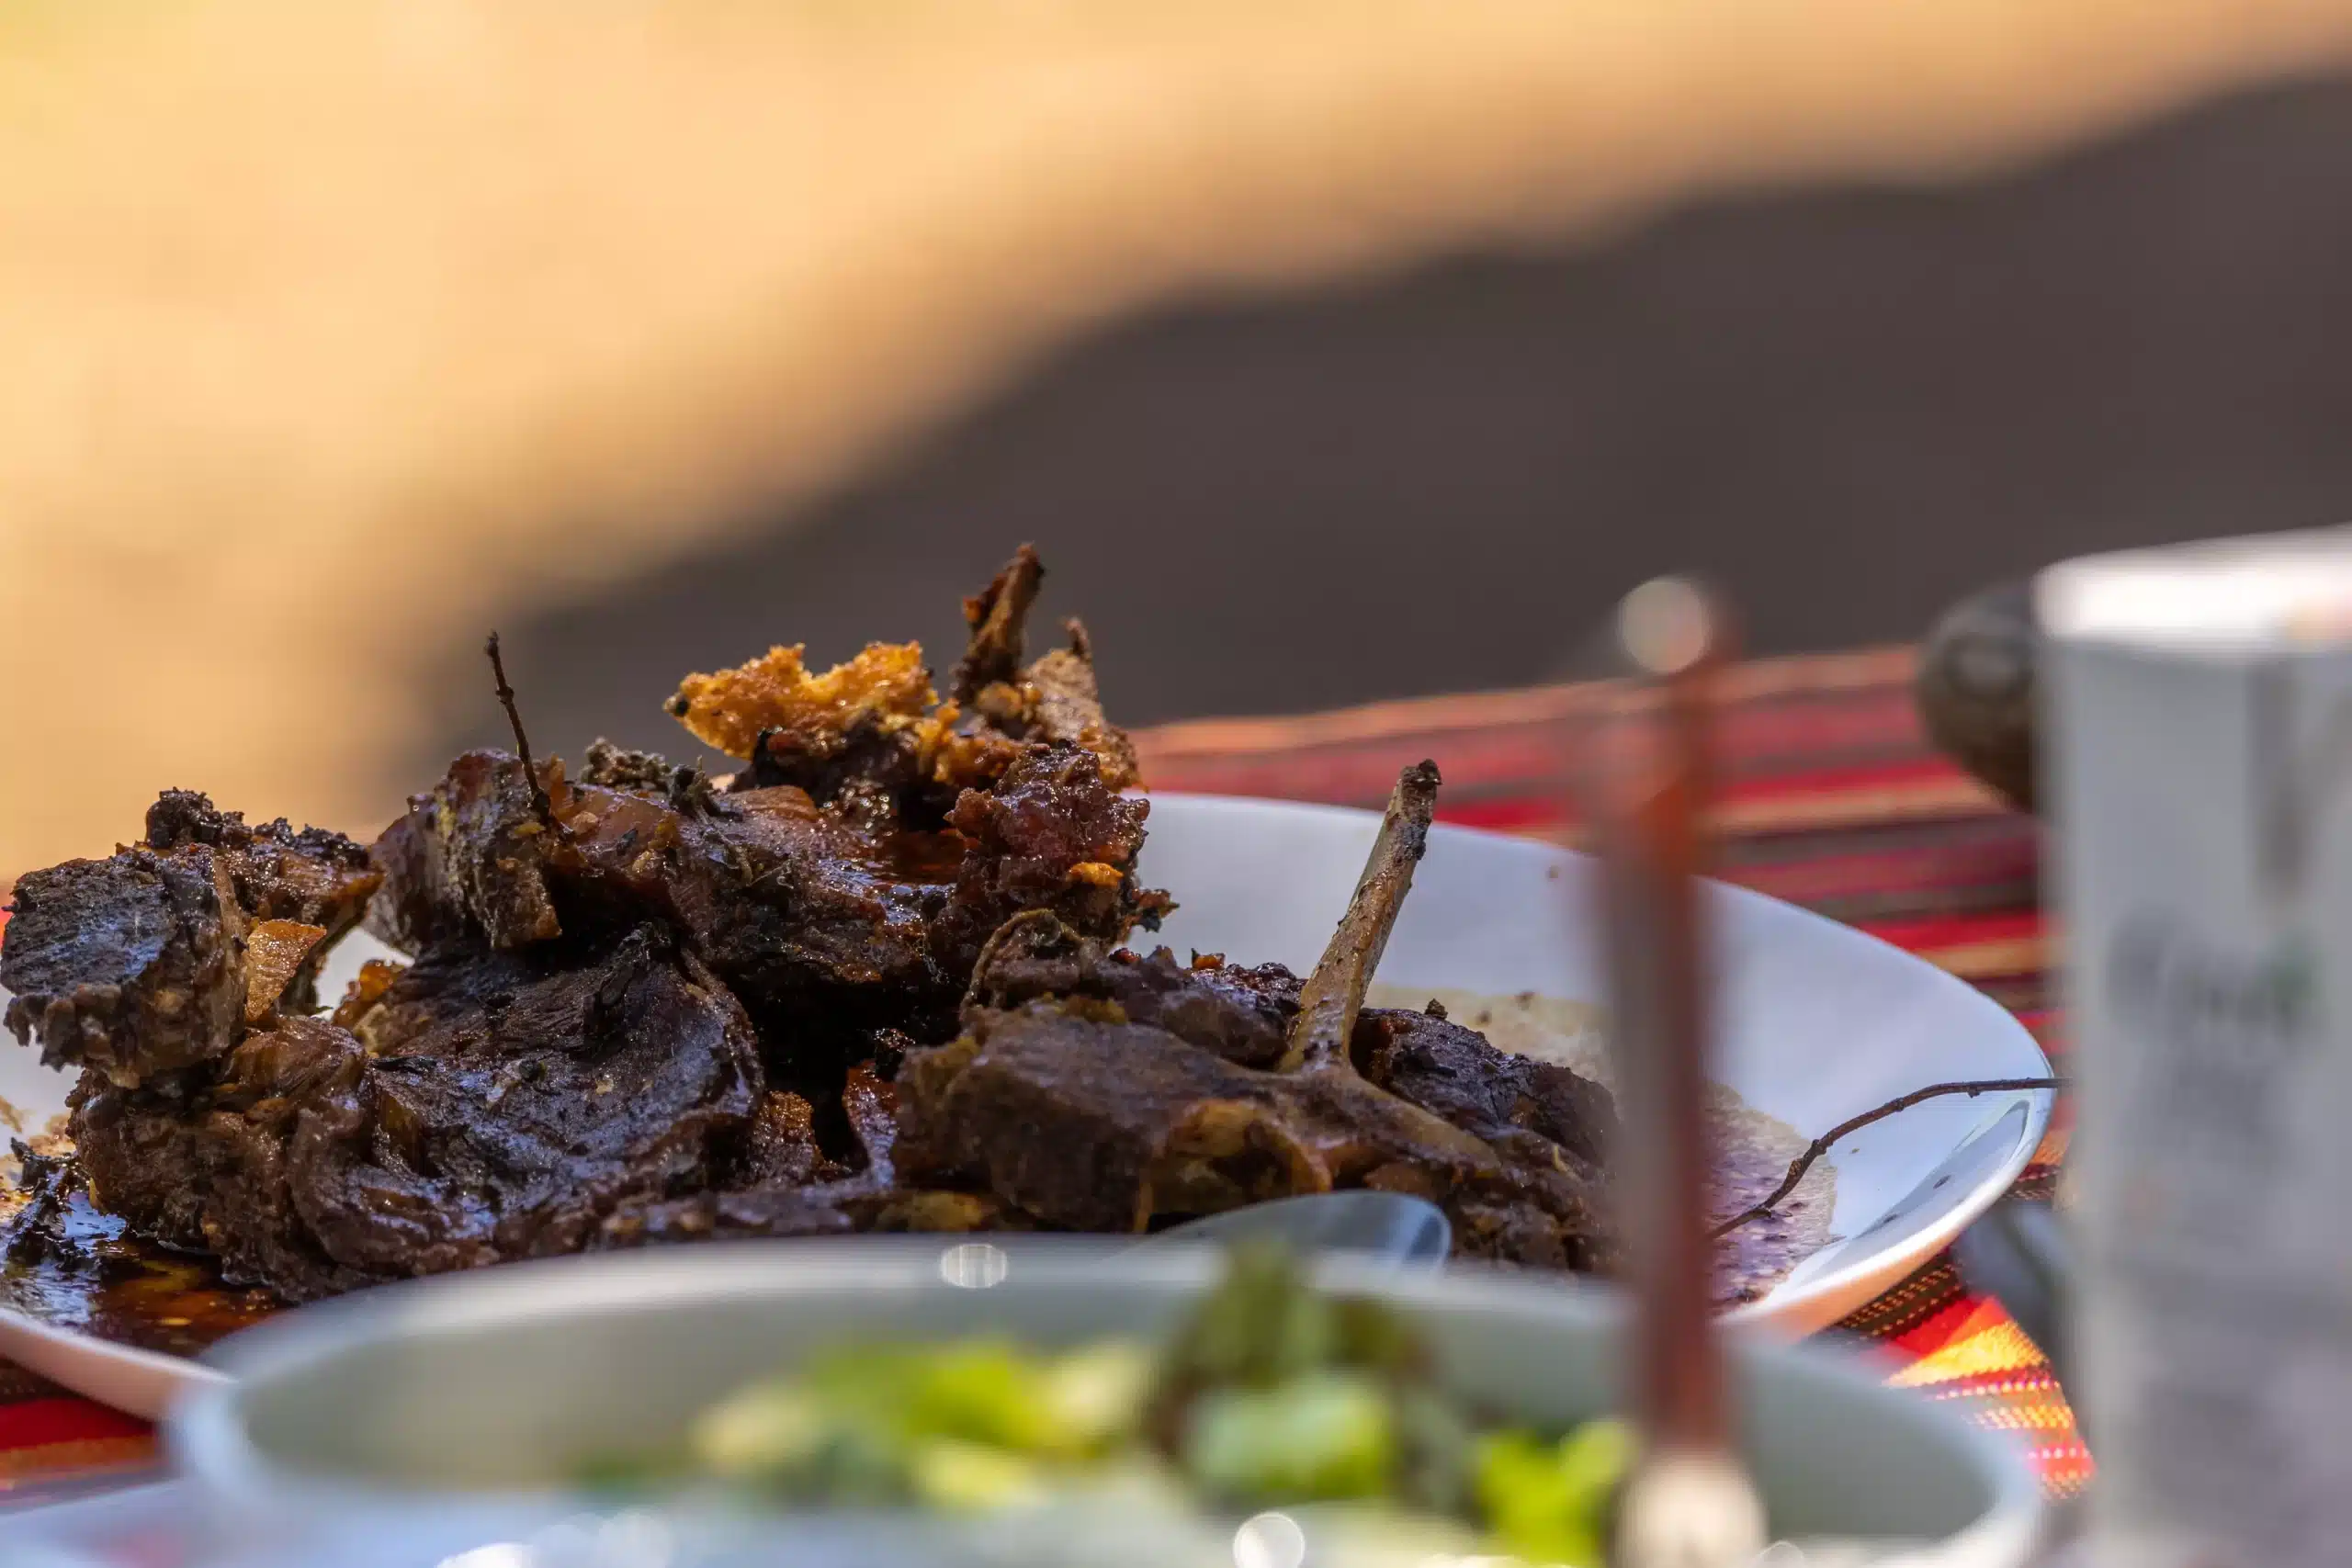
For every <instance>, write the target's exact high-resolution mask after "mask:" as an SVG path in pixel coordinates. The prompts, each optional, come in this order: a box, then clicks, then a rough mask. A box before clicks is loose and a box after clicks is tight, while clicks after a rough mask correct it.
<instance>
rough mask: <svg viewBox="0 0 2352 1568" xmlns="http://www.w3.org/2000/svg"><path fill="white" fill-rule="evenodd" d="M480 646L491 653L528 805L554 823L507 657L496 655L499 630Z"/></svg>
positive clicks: (491, 662)
mask: <svg viewBox="0 0 2352 1568" xmlns="http://www.w3.org/2000/svg"><path fill="white" fill-rule="evenodd" d="M481 650H482V651H483V652H484V653H487V654H489V655H490V671H491V673H492V675H494V676H496V677H497V678H498V703H499V705H500V706H501V707H503V708H504V709H505V710H506V722H507V723H508V724H510V725H512V726H514V728H515V750H517V751H520V752H521V753H522V754H523V776H524V778H526V779H527V780H528V781H530V785H531V809H532V810H534V811H536V812H537V813H538V814H539V820H540V821H542V822H545V823H546V824H547V825H548V827H550V828H552V827H554V826H555V805H554V803H553V802H552V801H550V800H548V792H547V786H546V785H544V784H541V783H539V770H538V767H537V764H536V763H534V762H533V761H531V738H530V737H529V736H527V735H526V734H524V733H523V710H522V709H520V708H518V707H516V706H515V688H514V687H512V686H510V685H508V684H507V683H506V660H504V659H503V658H501V657H500V656H499V652H498V634H497V633H496V632H492V633H491V634H490V638H489V640H488V641H486V642H484V643H483V644H482V645H481Z"/></svg>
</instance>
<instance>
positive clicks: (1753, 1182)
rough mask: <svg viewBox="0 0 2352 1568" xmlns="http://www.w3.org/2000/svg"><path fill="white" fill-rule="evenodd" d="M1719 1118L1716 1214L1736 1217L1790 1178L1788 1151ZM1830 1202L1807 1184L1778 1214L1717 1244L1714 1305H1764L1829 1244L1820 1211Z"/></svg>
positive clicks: (1825, 1219) (1755, 1221)
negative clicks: (1775, 1289) (1779, 1286)
mask: <svg viewBox="0 0 2352 1568" xmlns="http://www.w3.org/2000/svg"><path fill="white" fill-rule="evenodd" d="M1731 1120H1732V1119H1731V1118H1719V1119H1718V1123H1717V1134H1718V1143H1717V1155H1716V1161H1715V1212H1716V1213H1718V1214H1736V1213H1741V1212H1742V1211H1744V1210H1746V1209H1747V1208H1749V1207H1750V1206H1752V1205H1753V1204H1755V1203H1757V1202H1758V1201H1761V1200H1762V1199H1763V1198H1764V1196H1765V1195H1766V1194H1767V1193H1769V1192H1770V1191H1771V1190H1772V1189H1774V1188H1775V1187H1778V1186H1779V1185H1780V1184H1781V1178H1783V1177H1785V1176H1786V1175H1787V1174H1788V1170H1789V1160H1788V1156H1787V1154H1786V1152H1785V1151H1783V1150H1780V1149H1777V1148H1770V1147H1760V1146H1758V1145H1756V1144H1754V1143H1751V1142H1749V1141H1747V1139H1744V1138H1742V1137H1741V1136H1740V1135H1739V1133H1738V1131H1737V1129H1736V1127H1733V1126H1727V1125H1724V1123H1725V1122H1730V1121H1731ZM1828 1202H1829V1199H1828V1198H1827V1197H1826V1196H1825V1195H1824V1192H1823V1190H1822V1188H1821V1187H1819V1186H1817V1185H1816V1184H1815V1183H1814V1182H1812V1181H1808V1182H1807V1183H1806V1184H1805V1185H1804V1187H1802V1188H1800V1189H1799V1190H1797V1191H1795V1192H1793V1193H1792V1194H1790V1196H1789V1199H1788V1201H1786V1202H1784V1203H1782V1204H1781V1207H1780V1209H1779V1210H1778V1211H1776V1212H1775V1213H1770V1214H1765V1215H1762V1216H1760V1217H1759V1218H1757V1219H1753V1220H1750V1221H1749V1222H1748V1223H1747V1224H1744V1225H1742V1226H1740V1227H1739V1229H1737V1230H1736V1231H1733V1232H1732V1233H1731V1234H1730V1235H1726V1236H1724V1237H1723V1238H1721V1239H1720V1240H1718V1241H1717V1242H1716V1243H1715V1304H1716V1305H1717V1306H1719V1307H1724V1308H1731V1307H1736V1306H1744V1305H1746V1304H1747V1303H1750V1302H1755V1301H1760V1300H1762V1299H1763V1298H1764V1296H1765V1295H1766V1293H1767V1292H1770V1290H1771V1289H1772V1287H1773V1286H1775V1285H1777V1284H1779V1283H1780V1282H1781V1280H1785V1279H1787V1278H1788V1277H1789V1275H1790V1274H1791V1273H1792V1271H1793V1270H1794V1269H1795V1268H1796V1266H1797V1265H1798V1264H1800V1263H1802V1262H1804V1260H1805V1259H1806V1258H1810V1257H1812V1256H1813V1255H1814V1254H1815V1252H1817V1251H1819V1250H1820V1249H1821V1247H1823V1245H1824V1244H1825V1243H1826V1242H1827V1241H1828V1240H1829V1235H1828V1221H1829V1215H1828V1214H1827V1213H1826V1212H1816V1208H1815V1206H1816V1205H1826V1203H1828Z"/></svg>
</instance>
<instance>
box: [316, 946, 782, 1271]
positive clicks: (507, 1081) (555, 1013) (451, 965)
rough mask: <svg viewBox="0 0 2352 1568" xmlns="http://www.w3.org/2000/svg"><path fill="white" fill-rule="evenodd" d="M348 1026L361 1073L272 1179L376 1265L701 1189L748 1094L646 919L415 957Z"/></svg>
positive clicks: (423, 1258)
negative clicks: (562, 949) (529, 942)
mask: <svg viewBox="0 0 2352 1568" xmlns="http://www.w3.org/2000/svg"><path fill="white" fill-rule="evenodd" d="M353 1032H354V1033H355V1034H356V1036H357V1037H358V1039H359V1040H360V1041H361V1042H363V1043H365V1044H366V1046H367V1047H368V1051H369V1053H370V1054H371V1057H372V1060H371V1062H370V1064H369V1068H368V1072H367V1074H366V1075H365V1076H364V1077H362V1078H361V1079H360V1081H359V1082H358V1083H357V1084H356V1086H355V1087H354V1088H353V1089H351V1090H350V1091H349V1092H347V1093H342V1094H336V1095H331V1096H329V1097H328V1098H326V1099H325V1100H322V1102H321V1103H320V1104H319V1105H318V1106H317V1107H316V1108H315V1113H314V1114H306V1115H305V1116H303V1117H302V1119H301V1121H300V1126H299V1127H298V1129H297V1131H296V1134H295V1137H294V1141H293V1145H292V1149H291V1154H290V1175H291V1178H292V1180H293V1184H294V1196H295V1201H296V1203H297V1204H298V1206H299V1207H300V1211H301V1213H302V1217H303V1219H304V1221H305V1222H306V1223H307V1224H308V1225H309V1226H310V1228H311V1231H312V1233H313V1234H314V1235H316V1236H317V1237H318V1239H319V1243H320V1245H321V1247H322V1249H323V1250H324V1251H325V1252H326V1253H327V1254H328V1255H329V1256H330V1257H332V1258H334V1259H336V1260H337V1261H338V1262H340V1263H343V1264H345V1265H347V1266H349V1267H352V1268H356V1269H367V1270H370V1271H374V1272H379V1273H386V1274H403V1273H415V1274H423V1273H434V1272H438V1271H441V1270H443V1269H459V1268H470V1267H474V1266H476V1265H479V1264H482V1263H489V1262H495V1261H497V1260H499V1259H501V1258H524V1257H537V1256H543V1255H547V1254H550V1253H558V1252H567V1251H574V1250H577V1249H578V1248H579V1247H581V1246H582V1245H583V1244H584V1243H585V1242H586V1240H587V1239H588V1237H589V1236H590V1235H592V1234H593V1233H594V1230H595V1228H596V1226H597V1225H598V1224H600V1223H601V1222H602V1220H603V1218H604V1216H605V1214H607V1213H610V1212H611V1211H612V1210H613V1209H614V1208H615V1207H616V1206H617V1205H618V1204H619V1203H620V1202H622V1201H625V1200H629V1199H635V1198H640V1197H645V1196H666V1195H668V1194H672V1193H675V1192H681V1191H687V1190H694V1189H695V1188H697V1187H701V1186H707V1185H709V1184H711V1183H712V1182H713V1181H714V1180H715V1179H716V1178H717V1173H718V1171H719V1169H721V1168H722V1167H723V1164H724V1162H725V1161H726V1160H727V1159H728V1158H729V1157H730V1156H731V1155H732V1153H733V1151H734V1150H735V1149H736V1148H737V1147H738V1145H740V1144H741V1138H742V1135H743V1134H744V1132H745V1131H746V1130H747V1126H748V1124H749V1122H750V1121H751V1119H752V1113H753V1111H754V1109H755V1108H756V1107H757V1106H758V1104H759V1103H760V1100H761V1098H762V1096H763V1092H764V1086H763V1079H762V1074H761V1068H760V1062H759V1050H758V1043H757V1041H756V1039H755V1038H754V1037H753V1035H752V1029H751V1024H750V1021H749V1020H747V1019H746V1018H745V1017H744V1015H743V1011H742V1010H741V1007H740V1006H738V1005H737V1004H736V1002H735V1000H734V998H732V997H731V996H730V995H729V993H728V991H727V990H726V988H725V987H723V986H722V985H720V984H719V983H718V980H717V978H716V977H715V976H712V975H711V974H710V973H709V972H708V971H707V969H705V968H704V967H703V966H702V964H700V963H699V962H698V961H697V960H695V958H694V957H693V956H692V955H690V954H688V953H683V952H679V951H677V950H676V949H675V947H674V944H673V942H671V941H670V940H669V939H668V938H667V937H666V936H665V935H664V934H662V931H661V930H660V928H658V927H650V926H649V927H644V928H640V929H639V930H638V931H632V932H630V933H629V934H628V936H627V937H625V938H623V939H622V940H621V941H620V942H618V943H617V944H616V945H615V946H614V947H613V948H612V950H611V951H609V952H607V953H602V954H599V955H596V956H594V957H592V958H590V959H588V960H587V961H585V962H579V961H575V962H570V963H567V962H565V961H563V960H562V959H561V958H560V957H555V956H549V957H540V956H538V955H536V954H534V955H531V956H527V957H526V956H523V955H477V954H473V953H428V954H426V955H425V956H424V958H422V959H420V960H419V961H418V963H417V964H416V965H415V966H414V967H413V968H412V969H411V970H409V972H408V973H407V974H406V975H404V976H401V979H400V981H398V982H397V983H395V984H394V985H393V987H391V989H390V991H389V992H387V994H386V995H385V997H384V998H383V1000H382V1001H381V1002H380V1003H379V1005H378V1006H377V1007H376V1008H375V1009H374V1010H371V1011H370V1012H369V1013H368V1015H367V1016H365V1017H363V1018H362V1019H360V1020H359V1021H357V1023H356V1025H355V1026H354V1030H353ZM269 1283H271V1284H272V1285H274V1286H277V1287H278V1288H279V1289H280V1290H281V1291H283V1290H285V1289H286V1286H285V1285H284V1284H282V1283H281V1282H280V1281H278V1280H270V1281H269Z"/></svg>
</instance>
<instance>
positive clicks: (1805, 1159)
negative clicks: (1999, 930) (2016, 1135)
mask: <svg viewBox="0 0 2352 1568" xmlns="http://www.w3.org/2000/svg"><path fill="white" fill-rule="evenodd" d="M2073 1087H2074V1086H2073V1084H2072V1082H2071V1081H2070V1080H2068V1079H2065V1078H1979V1079H1976V1080H1974V1081H1973V1082H1969V1083H1939V1084H1930V1085H1928V1087H1927V1088H1926V1089H1913V1090H1912V1091H1911V1092H1910V1093H1909V1094H1905V1095H1897V1096H1896V1097H1895V1098H1894V1099H1893V1100H1888V1101H1887V1102H1886V1103H1885V1104H1884V1105H1882V1106H1880V1107H1879V1108H1878V1109H1877V1110H1875V1111H1863V1112H1862V1113H1861V1114H1860V1116H1854V1117H1849V1118H1848V1119H1847V1120H1846V1121H1843V1122H1838V1125H1836V1126H1835V1127H1832V1128H1830V1129H1829V1131H1827V1132H1826V1133H1824V1134H1821V1136H1819V1137H1817V1138H1815V1139H1814V1141H1813V1142H1812V1143H1810V1144H1807V1145H1805V1150H1804V1153H1803V1154H1801V1155H1799V1156H1797V1157H1796V1158H1794V1159H1792V1160H1791V1161H1790V1162H1789V1173H1788V1175H1786V1176H1784V1177H1782V1178H1781V1184H1780V1185H1779V1186H1778V1187H1775V1188H1774V1189H1772V1191H1771V1194H1770V1196H1769V1197H1767V1198H1766V1199H1765V1200H1764V1201H1762V1202H1760V1203H1758V1204H1757V1205H1756V1206H1755V1207H1753V1208H1751V1209H1747V1210H1746V1211H1744V1212H1742V1213H1737V1214H1734V1215H1733V1216H1732V1217H1731V1218H1730V1219H1727V1220H1725V1221H1724V1223H1723V1224H1719V1225H1717V1226H1716V1227H1715V1228H1714V1229H1713V1231H1711V1232H1709V1233H1708V1237H1709V1239H1710V1240H1715V1241H1720V1240H1722V1239H1723V1238H1724V1236H1727V1235H1730V1234H1731V1233H1732V1232H1734V1231H1736V1230H1737V1229H1738V1228H1739V1227H1740V1226H1742V1225H1744V1224H1747V1222H1748V1221H1750V1220H1758V1219H1761V1218H1763V1217H1764V1216H1765V1215H1766V1214H1769V1213H1771V1212H1772V1211H1773V1210H1774V1209H1776V1208H1778V1207H1780V1205H1781V1200H1783V1199H1785V1198H1786V1197H1788V1195H1789V1194H1790V1193H1792V1192H1793V1191H1795V1190H1797V1183H1799V1182H1801V1181H1803V1180H1804V1173H1805V1172H1806V1171H1808V1170H1811V1169H1812V1168H1813V1167H1814V1162H1815V1161H1816V1160H1818V1159H1819V1158H1821V1156H1824V1155H1826V1154H1827V1153H1828V1152H1829V1151H1830V1148H1831V1147H1832V1146H1833V1145H1836V1143H1837V1142H1838V1139H1840V1138H1842V1137H1844V1136H1845V1135H1846V1134H1849V1133H1858V1132H1860V1131H1861V1130H1862V1129H1863V1128H1865V1127H1867V1126H1869V1125H1870V1124H1871V1122H1883V1121H1884V1120H1885V1119H1886V1118H1888V1117H1889V1116H1892V1115H1894V1113H1895V1112H1896V1111H1908V1110H1910V1109H1911V1108H1912V1107H1913V1106H1915V1105H1917V1104H1920V1103H1921V1102H1923V1101H1926V1100H1938V1099H1941V1098H1942V1097H1943V1096H1945V1095H1949V1094H1964V1095H1967V1096H1969V1097H1970V1098H1971V1099H1973V1098H1974V1097H1975V1096H1977V1095H1980V1094H1999V1093H2001V1092H2002V1091H2004V1090H2007V1089H2071V1088H2073Z"/></svg>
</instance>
